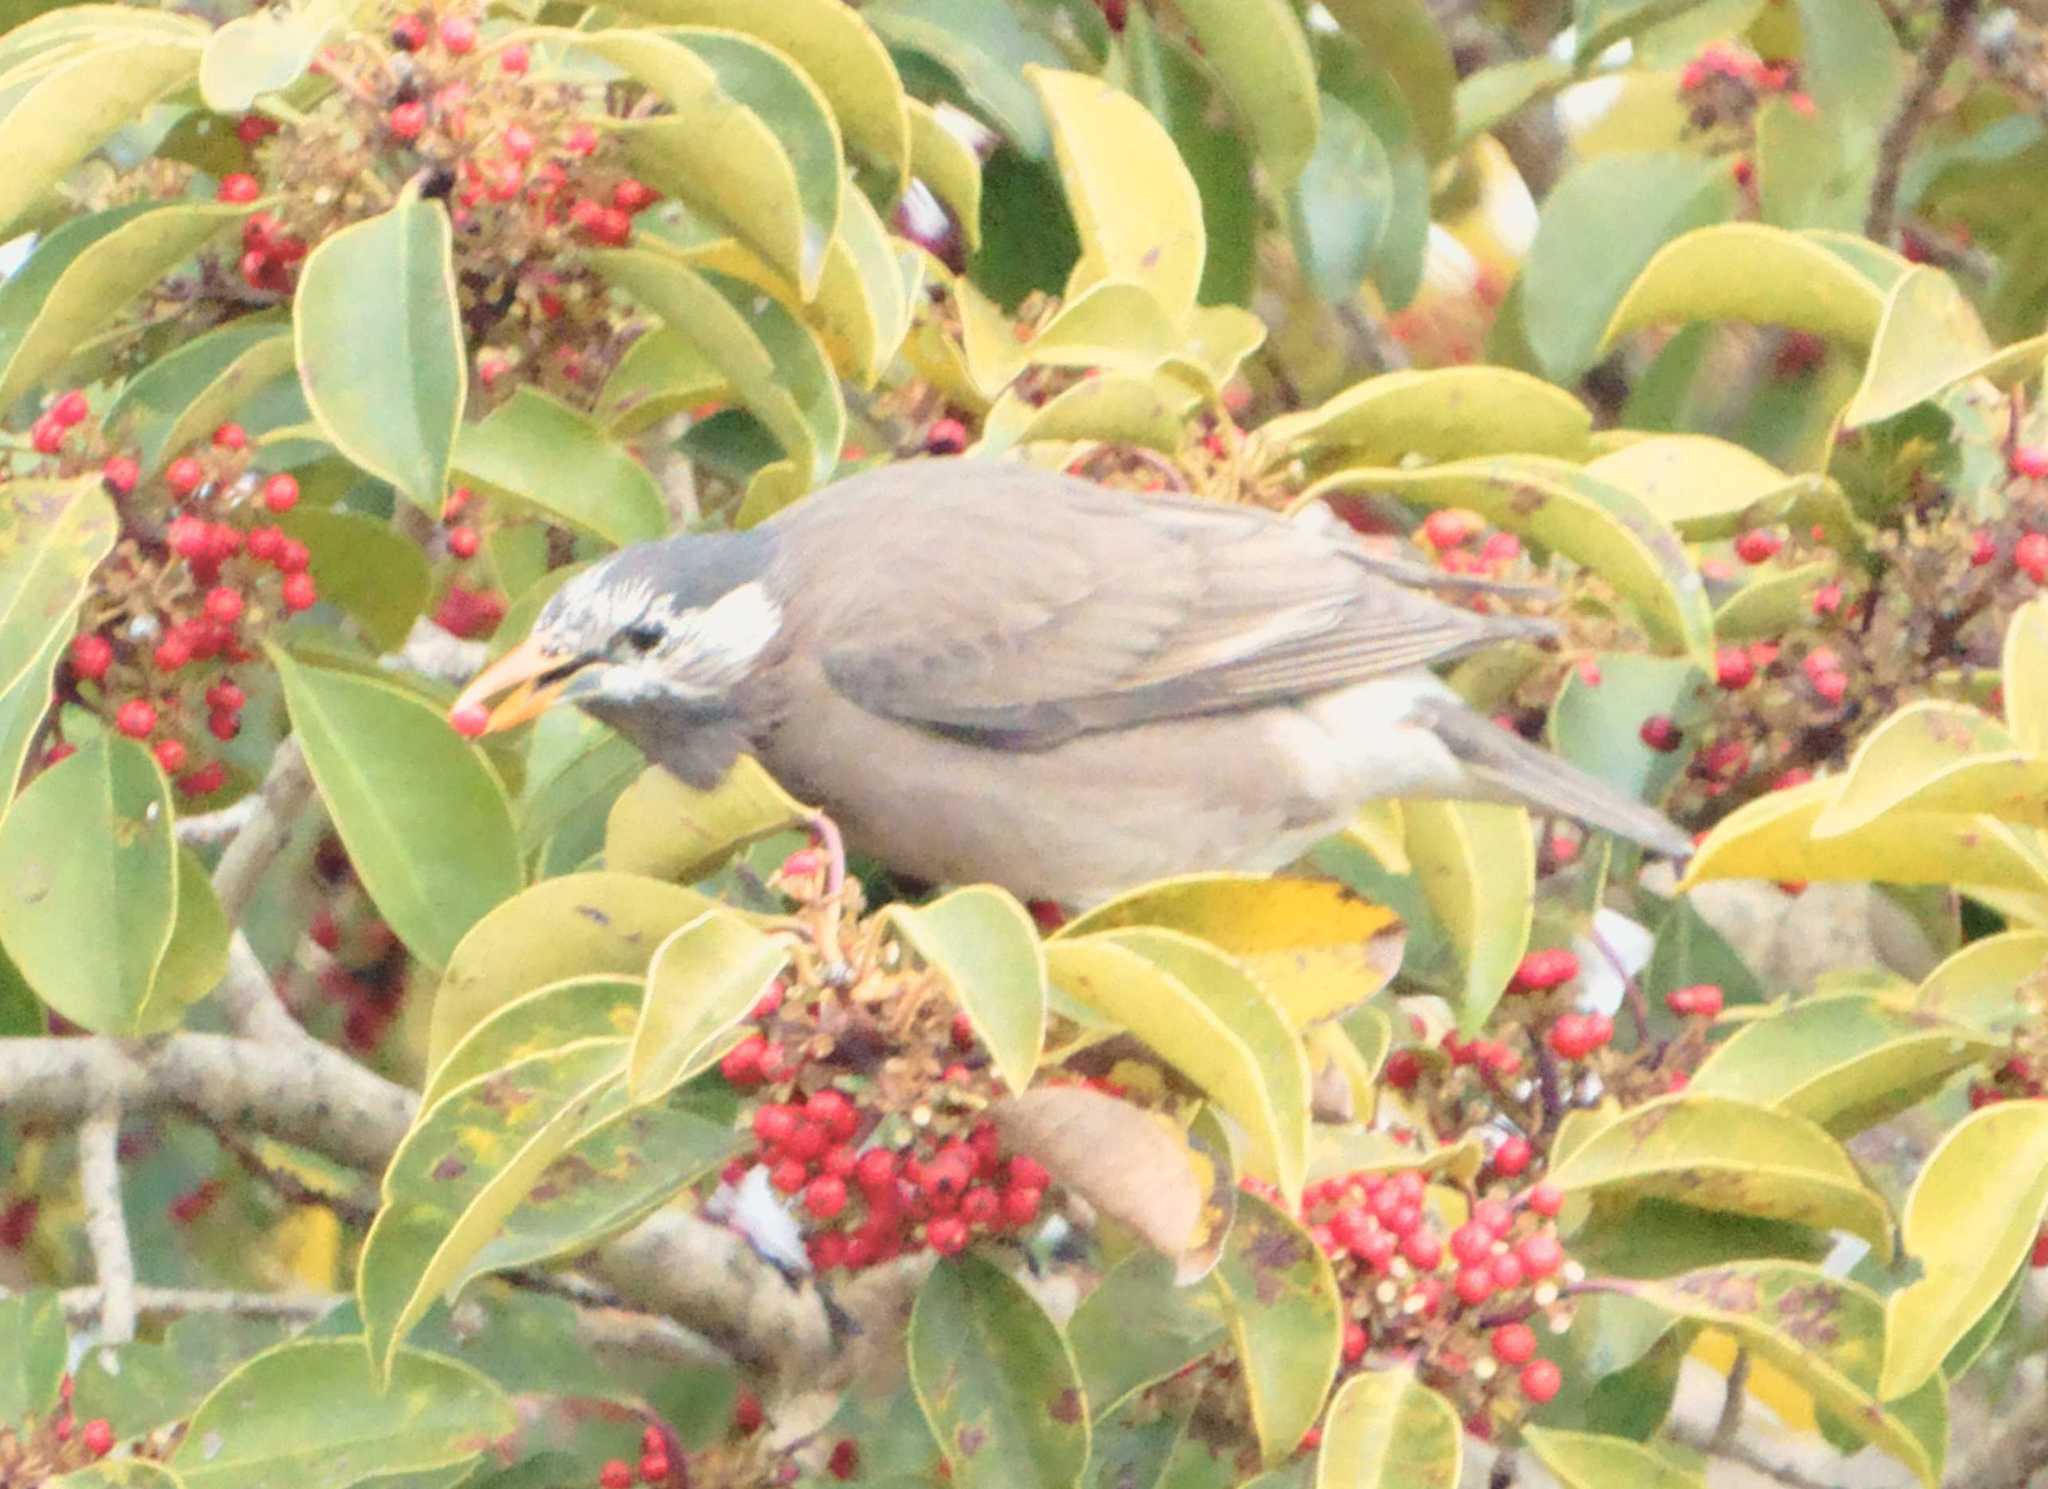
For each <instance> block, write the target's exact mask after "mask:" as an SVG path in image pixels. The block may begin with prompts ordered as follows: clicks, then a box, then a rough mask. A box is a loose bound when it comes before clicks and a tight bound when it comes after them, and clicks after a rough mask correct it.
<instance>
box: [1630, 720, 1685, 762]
mask: <svg viewBox="0 0 2048 1489" xmlns="http://www.w3.org/2000/svg"><path fill="white" fill-rule="evenodd" d="M1636 733H1637V737H1638V738H1640V739H1641V740H1642V742H1643V743H1644V744H1646V745H1648V746H1649V747H1650V748H1651V749H1653V750H1655V751H1656V752H1657V753H1658V754H1660V755H1668V754H1670V753H1671V752H1672V751H1673V750H1675V749H1677V748H1678V746H1679V742H1680V741H1681V740H1683V739H1684V738H1685V736H1684V735H1683V734H1682V733H1680V732H1679V728H1678V725H1676V724H1675V723H1673V722H1672V721H1671V716H1670V715H1669V714H1661V713H1658V714H1651V715H1650V717H1648V718H1647V719H1644V720H1643V727H1642V728H1641V729H1639V730H1637V731H1636Z"/></svg>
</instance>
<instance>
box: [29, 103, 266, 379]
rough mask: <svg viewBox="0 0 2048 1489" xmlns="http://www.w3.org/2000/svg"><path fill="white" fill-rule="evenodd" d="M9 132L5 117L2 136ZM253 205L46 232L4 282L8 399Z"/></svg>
mask: <svg viewBox="0 0 2048 1489" xmlns="http://www.w3.org/2000/svg"><path fill="white" fill-rule="evenodd" d="M5 132H6V124H5V123H4V122H0V141H4V138H5ZM10 169H11V164H10ZM247 212H248V209H247V208H246V207H239V206H218V205H215V204H213V203H204V204H197V203H189V202H174V203H170V204H168V205H163V206H158V205H155V204H144V205H141V206H132V207H117V208H115V209H114V210H113V211H110V212H99V213H95V214H94V215H92V216H90V217H80V218H75V219H73V220H72V221H70V222H67V223H65V224H64V226H62V227H60V228H59V229H57V231H55V232H53V233H51V234H50V235H49V237H47V238H45V239H43V240H42V241H41V242H40V243H38V244H37V245H36V251H35V252H34V253H33V254H32V255H31V256H30V258H29V261H28V263H27V264H25V265H23V266H22V268H21V270H20V272H19V273H17V274H15V275H14V276H13V277H12V278H10V279H8V280H7V282H6V284H5V286H4V287H0V406H5V405H8V404H11V403H13V402H14V401H15V400H16V399H17V398H19V397H21V395H22V394H23V393H25V392H27V391H28V390H29V389H30V388H32V387H34V386H35V385H36V384H37V383H38V382H39V381H41V380H42V379H43V378H44V377H45V376H46V375H48V374H49V373H52V372H54V371H56V370H57V369H59V368H61V367H62V366H63V365H64V364H65V363H66V362H67V361H69V360H70V359H71V357H72V356H73V355H74V354H75V353H76V352H77V351H78V349H79V346H80V344H81V343H82V342H84V341H86V340H87V339H89V338H90V337H91V336H92V334H93V333H94V332H96V331H98V330H99V329H100V328H101V327H103V326H105V325H106V324H107V323H108V322H110V321H112V320H113V319H114V318H115V317H116V316H118V315H120V314H121V313H122V312H123V311H125V310H126V309H127V308H128V306H129V303H130V302H131V301H133V300H134V299H135V297H136V296H138V295H140V294H141V293H142V292H143V291H144V290H145V289H147V288H149V287H150V286H151V285H153V284H155V283H156V282H157V281H158V280H159V279H161V278H162V277H163V276H164V275H165V274H167V273H169V272H170V271H171V270H172V269H174V268H176V267H177V266H178V265H179V264H181V263H183V262H184V261H185V260H186V259H188V258H190V257H191V256H192V255H193V253H195V252H196V251H197V250H198V249H199V247H200V246H201V245H202V244H204V243H205V242H206V241H207V240H208V239H209V238H211V237H213V236H214V235H215V234H216V233H218V232H219V231H220V230H221V228H222V227H223V226H225V225H226V224H228V223H230V222H233V221H236V220H238V219H239V218H241V217H243V216H245V215H247Z"/></svg>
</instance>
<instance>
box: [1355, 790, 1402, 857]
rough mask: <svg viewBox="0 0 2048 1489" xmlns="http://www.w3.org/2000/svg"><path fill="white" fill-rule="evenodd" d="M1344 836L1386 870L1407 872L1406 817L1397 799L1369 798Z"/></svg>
mask: <svg viewBox="0 0 2048 1489" xmlns="http://www.w3.org/2000/svg"><path fill="white" fill-rule="evenodd" d="M1344 836H1345V837H1347V838H1349V839H1351V841H1353V842H1354V843H1356V844H1358V846H1359V847H1361V848H1363V849H1364V850H1365V851H1366V852H1368V853H1370V854H1371V855H1372V856H1373V857H1374V858H1376V859H1378V860H1379V863H1380V867H1381V868H1383V869H1385V870H1386V871H1387V872H1388V873H1390V874H1405V873H1407V872H1409V863H1408V828H1407V819H1406V818H1405V817H1403V816H1402V814H1401V803H1400V802H1398V801H1393V800H1388V801H1371V802H1367V803H1366V804H1365V805H1364V806H1362V807H1360V808H1359V810H1358V815H1357V816H1356V817H1354V818H1352V819H1351V825H1350V826H1349V827H1347V828H1345V829H1344Z"/></svg>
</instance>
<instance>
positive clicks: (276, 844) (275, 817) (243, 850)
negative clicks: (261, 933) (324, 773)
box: [213, 739, 313, 925]
mask: <svg viewBox="0 0 2048 1489" xmlns="http://www.w3.org/2000/svg"><path fill="white" fill-rule="evenodd" d="M312 795H313V777H312V776H311V775H310V774H309V773H308V772H307V770H306V758H305V756H304V755H302V754H300V753H299V745H298V741H297V740H294V739H287V740H286V741H285V742H284V743H283V744H281V745H279V746H278V747H277V754H276V756H275V757H274V758H273V759H272V760H271V762H270V774H268V775H267V776H265V777H264V778H263V784H262V786H261V787H259V788H258V790H257V793H256V799H257V806H256V807H255V808H254V809H252V810H251V812H250V814H249V820H248V822H247V823H246V824H245V825H244V826H243V828H242V830H241V831H240V832H239V833H237V834H236V835H235V840H234V841H233V842H232V843H229V844H228V846H227V851H226V852H225V853H223V854H221V856H220V863H219V865H218V866H217V867H216V868H215V869H214V871H213V893H214V897H215V898H216V899H218V900H219V901H220V908H221V912H222V913H223V914H225V915H226V916H227V919H228V924H229V925H240V924H241V922H242V912H243V911H244V910H246V909H248V908H249V899H250V897H251V896H252V895H254V894H255V892H256V886H257V885H258V884H259V883H261V882H262V880H263V876H264V875H265V874H267V873H269V872H270V866H271V865H272V864H273V863H275V862H276V861H277V855H278V854H279V853H281V852H283V851H284V845H285V844H286V842H288V841H289V840H290V838H291V832H292V827H293V826H294V824H296V823H297V822H298V820H299V813H300V812H302V811H304V810H305V809H306V803H307V802H308V801H309V800H311V799H312ZM230 810H232V808H231V809H230Z"/></svg>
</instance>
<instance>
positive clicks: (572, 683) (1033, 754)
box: [457, 460, 1691, 906]
mask: <svg viewBox="0 0 2048 1489" xmlns="http://www.w3.org/2000/svg"><path fill="white" fill-rule="evenodd" d="M1404 580H1406V581H1407V582H1403V581H1404ZM1422 581H1426V582H1428V583H1429V584H1431V586H1432V587H1435V586H1437V585H1439V584H1440V583H1445V582H1448V581H1446V580H1444V577H1443V576H1436V575H1433V574H1431V573H1429V571H1423V570H1420V569H1417V568H1413V567H1410V566H1405V565H1392V564H1389V563H1388V562H1387V561H1385V560H1381V559H1376V558H1374V557H1373V556H1371V555H1370V554H1368V553H1367V552H1366V551H1365V549H1364V548H1363V547H1362V546H1361V545H1360V544H1358V543H1357V542H1356V541H1355V540H1354V539H1353V538H1352V536H1351V534H1350V533H1349V531H1348V530H1347V529H1345V528H1343V527H1342V526H1341V524H1335V523H1323V524H1314V523H1309V522H1303V521H1290V520H1288V519H1285V518H1282V517H1279V516H1275V515H1273V514H1272V513H1269V512H1265V511H1260V510H1256V509H1252V508H1247V507H1232V506H1224V505H1221V504H1218V503H1213V502H1205V501H1199V500H1192V499H1183V498H1171V497H1155V496H1138V495H1135V494H1133V493H1130V492H1124V491H1113V490H1110V489H1108V488H1106V487H1102V486H1097V485H1094V484H1092V483H1090V482H1086V481H1080V480H1075V479H1073V478H1070V477H1067V476H1063V475H1058V474H1055V473H1053V472H1050V471H1046V470H1041V469H1038V468H1036V467H1032V466H1026V465H1017V464H1010V463H997V462H990V461H978V460H947V461H919V462H915V463H910V464H903V465H895V466H889V467H887V468H884V469H879V470H875V471H871V472H868V473H866V474H863V475H859V476H855V477H853V478H851V479H849V480H845V481H841V482H838V483H837V484H835V485H833V486H830V487H827V488H825V489H824V490H821V491H819V492H817V493H816V494H814V495H813V496H811V497H810V498H808V499H807V500H805V501H802V502H800V503H798V504H797V505H795V506H793V507H791V508H789V509H787V510H785V511H784V512H782V513H780V514H778V515H777V516H776V517H775V518H773V519H772V520H770V521H768V522H766V523H763V524H762V525H761V526H759V527H757V528H755V529H753V530H751V531H748V532H744V533H712V534H688V535H681V536H677V537H671V538H664V539H661V540H659V541H657V542H651V543H642V544H638V545H636V546H634V547H631V548H627V549H624V550H622V551H620V552H618V553H616V554H613V555H611V556H610V557H608V558H606V559H604V560H602V561H601V562H599V563H597V564H594V565H592V566H591V567H590V568H589V569H587V570H585V571H584V572H583V573H581V574H579V575H577V576H576V577H575V578H573V579H571V580H570V581H569V582H568V583H566V584H564V585H563V586H562V588H561V590H560V591H559V592H558V593H557V594H556V595H555V596H554V597H553V598H552V599H551V600H550V601H549V602H548V604H547V605H546V607H545V608H544V609H543V610H542V611H541V613H540V616H539V618H538V619H537V620H536V621H535V623H534V627H533V631H532V634H531V635H530V636H529V637H528V638H527V639H526V640H525V641H524V642H522V643H521V644H520V645H518V646H517V647H515V648H513V650H512V651H510V652H509V653H507V654H506V655H505V656H504V657H502V658H500V659H499V660H498V661H497V662H496V663H495V664H493V665H492V666H490V667H488V668H486V669H485V670H484V671H483V672H482V673H481V674H480V675H479V676H478V677H477V678H476V680H475V681H474V682H473V683H471V684H470V686H469V688H468V689H467V690H466V691H465V692H464V693H463V695H462V697H461V699H459V700H458V702H457V707H458V708H463V707H468V708H472V709H474V708H478V707H480V706H481V705H483V704H484V703H486V702H487V701H488V700H490V699H492V698H495V697H497V696H498V695H499V694H501V693H504V692H506V691H507V690H508V689H509V690H512V692H511V696H510V697H508V698H506V699H505V700H504V701H503V702H501V703H499V704H498V706H497V707H496V709H495V710H494V711H493V712H491V714H490V715H489V720H488V725H487V727H488V728H491V729H502V728H508V727H511V726H513V725H516V724H519V723H522V722H524V721H525V720H528V719H531V718H533V717H535V716H536V715H538V714H539V713H541V712H542V711H543V710H545V709H547V708H548V707H550V706H552V705H554V704H556V703H574V704H576V705H578V706H579V707H581V708H582V709H584V710H585V711H586V712H587V713H590V714H593V715H595V716H596V717H597V718H599V719H601V720H603V721H604V722H605V723H607V724H609V725H611V726H612V727H613V728H615V729H617V730H618V731H619V732H620V733H622V734H624V735H625V736H626V737H627V738H628V739H630V740H631V741H632V742H633V743H634V744H635V745H637V746H638V747H639V748H640V750H641V751H642V752H643V753H644V754H646V756H647V757H648V758H649V759H650V760H652V761H654V762H655V763H657V764H659V765H662V766H664V767H666V768H667V769H668V770H670V771H672V772H674V773H675V774H676V775H677V776H679V777H680V778H681V779H682V780H683V781H685V782H686V783H688V784H689V785H691V786H695V787H699V788H709V787H711V786H713V785H715V784H717V782H718V781H719V780H720V778H721V777H722V776H723V775H724V773H725V771H726V769H727V768H728V767H729V766H730V765H731V764H732V762H733V760H734V758H735V757H736V756H737V755H738V754H739V753H741V752H742V751H746V752H750V753H752V754H753V755H754V756H755V757H756V758H757V759H759V760H760V762H761V763H762V764H763V765H765V766H766V767H767V768H768V770H769V771H770V772H771V773H772V774H773V775H774V776H775V777H776V778H777V779H778V780H779V781H781V782H782V783H783V785H784V786H785V787H787V788H788V789H789V790H790V791H791V792H792V793H794V794H796V795H797V796H799V797H801V798H802V799H804V800H806V801H810V802H813V803H815V804H816V805H818V806H819V807H821V808H823V809H824V810H825V811H826V812H828V813H830V814H831V816H832V817H833V819H834V820H835V821H836V822H837V823H838V824H839V825H840V827H841V829H842V830H843V831H844V832H845V834H846V835H847V838H848V840H849V841H850V842H851V843H853V844H854V845H855V846H857V847H861V848H864V849H865V850H866V851H868V852H869V853H872V854H873V855H874V856H875V857H877V858H879V859H881V860H882V861H883V862H884V863H886V864H888V865H889V866H890V867H892V868H894V869H896V870H898V871H900V872H903V873H906V874H909V875H913V876H915V877H917V878H919V879H923V880H927V881H930V882H933V883H940V884H948V883H950V884H959V883H971V882H979V881H990V882H994V883H997V884H1001V885H1003V886H1005V887H1006V888H1008V889H1010V890H1012V891H1013V892H1015V893H1017V894H1019V895H1024V896H1029V897H1036V898H1043V899H1048V900H1053V901H1056V902H1058V903H1061V904H1066V905H1070V906H1085V905H1090V904H1094V903H1097V902H1099V901H1101V900H1103V899H1106V898H1108V897H1109V896H1111V895H1114V894H1115V893H1117V892H1118V891H1120V890H1124V889H1128V888H1130V887H1131V886H1132V885H1135V884H1139V883H1142V882H1144V881H1147V880H1150V879H1156V878H1162V877H1165V876H1167V875H1172V874H1181V873H1189V872H1195V871H1199V870H1221V869H1238V870H1250V871H1257V872H1266V871H1271V870H1274V869H1278V868H1280V867H1283V866H1284V865H1286V864H1288V863H1290V862H1292V861H1293V860H1294V859H1296V858H1297V857H1299V856H1300V855H1301V854H1302V853H1303V852H1304V851H1305V850H1306V849H1307V848H1308V847H1309V846H1310V845H1312V844H1313V843H1315V842H1316V841H1317V840H1319V839H1321V838H1323V837H1326V836H1328V835H1329V834H1330V833H1332V832H1335V831H1337V830H1339V829H1341V828H1342V827H1344V826H1345V825H1346V824H1347V823H1348V822H1350V821H1351V820H1352V818H1353V817H1354V816H1355V815H1356V813H1357V811H1358V808H1359V807H1360V806H1361V805H1362V804H1364V803H1365V802H1368V801H1371V800H1374V799H1379V798H1388V797H1423V798H1437V799H1463V800H1474V801H1495V802H1518V803H1522V804H1524V805H1528V806H1532V807H1535V808H1538V809H1541V810H1544V811H1550V812H1558V813H1562V814H1564V815H1567V816H1571V817H1575V818H1578V819H1579V820H1581V821H1583V822H1585V823H1587V824H1589V825H1591V826H1593V827H1597V828H1603V829H1606V830H1607V831H1610V832H1614V833H1619V834H1620V835H1622V836H1624V837H1628V838H1632V839H1634V840H1635V841H1637V842H1640V843H1642V844H1644V845H1645V846H1647V847H1649V848H1651V849H1653V850H1655V851H1657V852H1660V853H1668V854H1672V855H1677V856H1683V855H1684V854H1686V853H1688V852H1689V851H1690V849H1691V844H1690V841H1689V840H1688V838H1687V837H1686V835H1685V834H1684V833H1682V832H1680V831H1679V830H1678V829H1677V828H1676V827H1675V826H1673V825H1672V824H1671V823H1670V822H1669V821H1668V820H1667V819H1666V818H1665V817H1664V816H1663V815H1662V814H1660V813H1659V812H1657V811H1655V810H1653V809H1652V808H1650V807H1648V806H1645V805H1644V804H1642V803H1641V802H1639V801H1636V800H1633V799H1632V798H1630V797H1627V796H1625V795H1623V794H1621V793H1620V792H1618V791H1616V790H1614V789H1612V788H1611V787H1608V786H1606V785H1604V784H1602V783H1601V782H1599V781H1596V780H1594V779H1593V778H1592V777H1591V776H1588V775H1586V774H1585V773H1584V772H1582V771H1580V770H1578V769H1576V768H1574V767H1573V766H1571V765H1568V764H1566V763H1565V762H1564V761H1562V760H1559V759H1558V758H1556V757H1555V756H1553V755H1550V754H1547V753H1546V752H1544V751H1543V750H1540V749H1537V748H1536V747H1535V746H1533V745H1530V744H1528V743H1526V742H1525V741H1523V740H1521V739H1518V738H1517V737H1515V736H1514V735H1513V734H1511V733H1509V732H1508V731H1506V730H1504V729H1502V728H1500V727H1499V726H1497V725H1495V724H1494V723H1493V722H1492V721H1490V720H1488V719H1486V718H1484V717H1482V716H1481V715H1479V714H1476V713H1474V712H1473V711H1472V710H1471V709H1470V708H1468V707H1467V706H1466V705H1465V704H1464V703H1463V702H1461V701H1460V700H1459V699H1458V697H1457V696H1456V694H1454V693H1453V692H1452V691H1451V690H1450V688H1449V687H1447V686H1446V685H1445V684H1444V683H1443V682H1441V681H1440V680H1439V679H1438V678H1437V677H1436V676H1435V675H1434V674H1433V673H1431V672H1430V671H1429V670H1428V668H1429V667H1430V665H1431V664H1434V663H1441V662H1444V661H1447V660H1449V659H1452V658H1455V657H1460V656H1463V655H1465V654H1467V653H1468V652H1471V651H1474V650H1476V649H1478V648H1481V647H1484V646H1487V645H1490V644H1493V643H1496V642H1499V641H1502V640H1506V639H1510V638H1516V637H1522V638H1528V637H1533V636H1543V635H1548V634H1550V633H1551V627H1550V626H1548V625H1547V624H1546V623H1545V622H1542V621H1537V620H1530V619H1523V618H1517V617H1507V616H1494V615H1482V614H1479V613H1477V612H1475V611H1473V610H1470V609H1465V608H1461V607H1459V606H1455V605H1451V604H1447V603H1445V602H1443V601H1441V600H1439V599H1436V598H1435V597H1433V596H1431V595H1429V594H1427V593H1425V592H1423V591H1422V590H1420V589H1418V588H1415V587H1412V586H1413V585H1414V584H1415V583H1417V582H1422Z"/></svg>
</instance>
